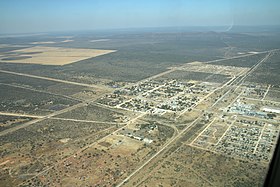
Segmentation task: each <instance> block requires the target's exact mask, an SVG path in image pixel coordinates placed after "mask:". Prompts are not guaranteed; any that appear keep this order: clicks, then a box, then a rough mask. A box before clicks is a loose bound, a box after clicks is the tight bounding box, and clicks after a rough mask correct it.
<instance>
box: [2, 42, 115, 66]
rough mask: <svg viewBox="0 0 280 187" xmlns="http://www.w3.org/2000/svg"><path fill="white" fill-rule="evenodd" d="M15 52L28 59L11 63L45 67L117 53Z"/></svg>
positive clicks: (52, 49) (69, 50) (54, 49)
mask: <svg viewBox="0 0 280 187" xmlns="http://www.w3.org/2000/svg"><path fill="white" fill-rule="evenodd" d="M15 52H19V53H23V54H19V55H18V56H17V57H26V58H25V59H24V60H22V58H11V59H9V60H8V61H9V62H12V63H27V64H43V65H65V64H70V63H73V62H77V61H80V60H85V59H88V58H92V57H96V56H100V55H105V54H108V53H112V52H115V50H99V49H76V48H60V47H39V46H36V47H30V48H26V49H20V50H16V51H15ZM24 53H28V55H25V54H24ZM13 57H15V56H13ZM6 59H7V58H6ZM2 61H3V59H2Z"/></svg>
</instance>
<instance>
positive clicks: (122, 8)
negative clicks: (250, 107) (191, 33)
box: [0, 0, 280, 33]
mask: <svg viewBox="0 0 280 187" xmlns="http://www.w3.org/2000/svg"><path fill="white" fill-rule="evenodd" d="M279 8H280V0H0V33H36V32H51V31H76V30H100V29H117V28H142V27H145V28H146V27H173V26H174V27H187V26H226V27H230V26H231V25H280V11H279Z"/></svg>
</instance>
